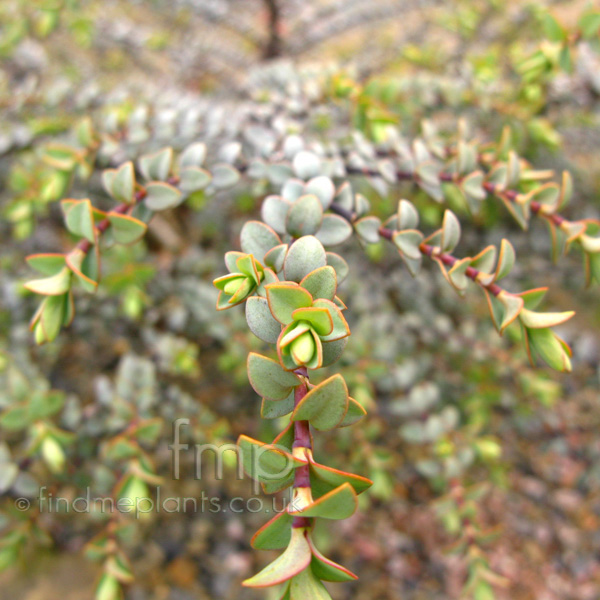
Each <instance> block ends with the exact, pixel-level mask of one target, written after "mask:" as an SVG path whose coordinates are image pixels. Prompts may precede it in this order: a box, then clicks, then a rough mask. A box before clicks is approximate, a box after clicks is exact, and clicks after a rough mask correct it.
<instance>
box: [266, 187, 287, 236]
mask: <svg viewBox="0 0 600 600" xmlns="http://www.w3.org/2000/svg"><path fill="white" fill-rule="evenodd" d="M291 206H292V203H291V202H289V201H288V200H286V199H285V198H282V197H281V196H267V197H266V198H265V199H264V201H263V203H262V206H261V209H260V215H261V217H262V220H263V221H264V222H265V223H266V224H267V225H268V226H269V227H272V228H273V229H274V230H275V231H276V232H277V233H285V232H286V220H287V214H288V211H289V210H290V207H291Z"/></svg>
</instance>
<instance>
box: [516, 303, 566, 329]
mask: <svg viewBox="0 0 600 600" xmlns="http://www.w3.org/2000/svg"><path fill="white" fill-rule="evenodd" d="M574 314H575V311H573V310H569V311H565V312H559V313H552V312H550V313H538V312H534V311H532V310H528V309H527V308H523V309H521V312H520V313H519V320H520V321H521V323H523V325H525V327H527V328H528V329H545V328H547V327H556V326H557V325H562V324H563V323H565V322H566V321H568V320H569V319H570V318H571V317H573V315H574Z"/></svg>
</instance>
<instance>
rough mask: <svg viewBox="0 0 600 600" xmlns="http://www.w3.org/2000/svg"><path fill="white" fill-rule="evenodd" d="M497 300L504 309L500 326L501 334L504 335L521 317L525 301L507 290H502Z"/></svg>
mask: <svg viewBox="0 0 600 600" xmlns="http://www.w3.org/2000/svg"><path fill="white" fill-rule="evenodd" d="M496 298H497V299H498V300H499V301H500V303H501V304H502V306H503V308H504V311H503V316H502V321H501V322H500V324H499V325H500V333H502V332H503V331H504V330H505V329H506V328H507V327H508V326H509V325H510V324H511V323H512V322H513V321H514V320H515V319H516V318H517V317H518V316H519V313H520V312H521V310H522V309H523V299H522V298H521V297H520V296H517V295H515V294H510V293H509V292H507V291H505V290H502V291H501V292H500V293H499V294H498V296H496Z"/></svg>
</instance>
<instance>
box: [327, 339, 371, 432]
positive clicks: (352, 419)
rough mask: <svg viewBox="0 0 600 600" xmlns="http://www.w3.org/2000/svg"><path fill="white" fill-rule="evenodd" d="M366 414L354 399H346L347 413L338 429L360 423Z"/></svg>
mask: <svg viewBox="0 0 600 600" xmlns="http://www.w3.org/2000/svg"><path fill="white" fill-rule="evenodd" d="M334 343H335V342H334ZM323 363H325V361H323ZM366 414H367V411H366V410H365V409H364V408H363V406H362V404H360V403H359V402H357V401H356V400H355V399H354V398H348V412H346V416H345V417H344V418H343V419H342V422H341V423H340V424H339V425H338V427H348V426H350V425H354V423H357V422H358V421H360V420H361V419H362V418H363V417H364V416H365V415H366Z"/></svg>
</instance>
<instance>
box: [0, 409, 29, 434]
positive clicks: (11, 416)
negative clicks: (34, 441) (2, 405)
mask: <svg viewBox="0 0 600 600" xmlns="http://www.w3.org/2000/svg"><path fill="white" fill-rule="evenodd" d="M28 425H29V417H28V411H27V407H26V406H22V405H19V406H11V407H10V408H7V409H6V410H3V411H2V414H0V427H3V428H4V429H8V430H10V431H19V430H20V429H24V428H25V427H27V426H28Z"/></svg>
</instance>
